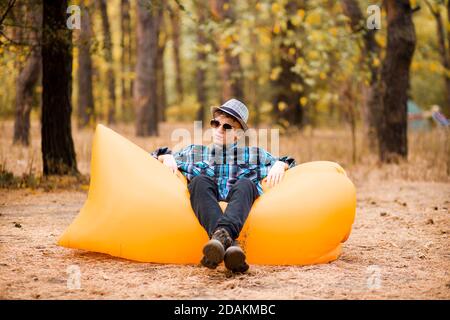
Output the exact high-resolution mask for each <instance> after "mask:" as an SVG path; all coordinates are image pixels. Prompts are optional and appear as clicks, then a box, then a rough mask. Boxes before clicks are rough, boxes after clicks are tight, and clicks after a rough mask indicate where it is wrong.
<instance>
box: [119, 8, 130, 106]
mask: <svg viewBox="0 0 450 320" xmlns="http://www.w3.org/2000/svg"><path fill="white" fill-rule="evenodd" d="M120 16H121V21H120V31H121V33H120V47H121V56H120V66H121V72H122V77H121V92H122V107H123V108H124V107H127V106H129V99H130V97H131V93H130V89H129V87H130V85H129V81H128V73H129V71H130V64H131V57H130V46H131V19H130V1H129V0H121V1H120Z"/></svg>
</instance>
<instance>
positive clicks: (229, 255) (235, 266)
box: [224, 241, 249, 272]
mask: <svg viewBox="0 0 450 320" xmlns="http://www.w3.org/2000/svg"><path fill="white" fill-rule="evenodd" d="M245 259H246V257H245V253H244V250H242V248H241V247H240V246H239V243H238V242H237V241H234V243H233V245H231V246H230V247H228V249H227V250H226V251H225V255H224V261H225V267H227V269H228V270H231V271H232V272H245V271H247V270H248V268H249V265H248V264H247V262H245Z"/></svg>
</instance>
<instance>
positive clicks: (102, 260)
mask: <svg viewBox="0 0 450 320" xmlns="http://www.w3.org/2000/svg"><path fill="white" fill-rule="evenodd" d="M357 190H358V209H357V217H356V221H355V224H354V228H353V232H352V234H351V236H350V239H349V240H348V241H347V242H346V243H345V245H344V250H343V254H342V256H341V257H340V259H338V260H337V261H335V262H332V263H329V264H325V265H314V266H303V267H297V266H292V267H278V266H251V269H250V271H249V272H248V273H247V274H244V275H233V274H230V273H229V272H227V271H225V269H224V267H223V266H220V267H219V268H218V269H217V270H207V269H204V268H202V267H201V266H199V265H189V266H179V265H157V264H148V263H136V262H132V261H127V260H123V259H117V258H113V257H110V256H108V255H103V254H97V253H90V252H84V251H79V250H72V249H65V248H61V247H58V246H56V245H55V242H56V240H57V238H58V236H59V235H60V234H61V233H62V231H63V230H64V229H65V228H66V227H67V226H68V225H69V224H70V222H71V221H72V219H73V218H74V217H75V216H76V214H77V212H78V210H79V209H80V208H81V206H82V204H83V202H84V200H85V199H86V194H85V193H83V192H74V191H56V192H51V193H46V192H45V191H40V190H37V191H33V190H12V191H11V190H0V214H1V216H0V298H2V299H171V298H175V299H178V298H183V299H209V298H212V299H215V298H224V299H449V298H450V250H449V249H450V242H449V233H450V219H449V207H450V183H432V182H406V181H389V182H373V181H372V182H370V183H358V184H357ZM74 268H75V269H74ZM76 268H79V270H80V288H79V289H77V288H74V287H73V283H72V282H70V281H69V283H68V279H73V277H72V275H74V270H75V273H76V270H77V269H76ZM71 277H72V278H71ZM68 284H69V286H68Z"/></svg>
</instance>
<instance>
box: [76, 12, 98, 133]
mask: <svg viewBox="0 0 450 320" xmlns="http://www.w3.org/2000/svg"><path fill="white" fill-rule="evenodd" d="M81 14H82V17H83V18H82V19H81V29H80V32H79V39H78V41H79V46H78V127H80V128H82V127H85V126H86V125H88V124H89V123H90V122H91V119H92V120H93V119H94V116H95V114H94V110H95V107H94V96H93V94H92V59H91V52H90V50H91V38H92V29H91V19H90V14H89V11H88V9H87V7H86V6H84V5H82V6H81Z"/></svg>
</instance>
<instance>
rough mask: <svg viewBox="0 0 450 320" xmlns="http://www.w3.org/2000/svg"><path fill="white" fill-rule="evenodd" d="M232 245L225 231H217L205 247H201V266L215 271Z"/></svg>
mask: <svg viewBox="0 0 450 320" xmlns="http://www.w3.org/2000/svg"><path fill="white" fill-rule="evenodd" d="M232 243H233V239H232V238H231V236H230V234H229V233H228V231H227V230H225V229H223V228H219V229H217V230H216V231H215V232H214V234H213V235H212V237H211V240H209V241H208V242H207V243H206V245H205V246H204V247H203V258H202V261H201V264H202V265H203V266H205V267H207V268H210V269H215V268H216V267H217V266H218V265H219V263H221V262H222V261H223V258H224V255H225V250H227V249H228V247H229V246H231V244H232Z"/></svg>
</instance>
